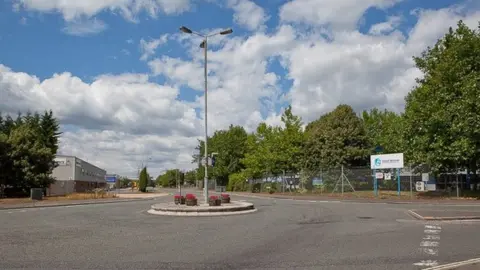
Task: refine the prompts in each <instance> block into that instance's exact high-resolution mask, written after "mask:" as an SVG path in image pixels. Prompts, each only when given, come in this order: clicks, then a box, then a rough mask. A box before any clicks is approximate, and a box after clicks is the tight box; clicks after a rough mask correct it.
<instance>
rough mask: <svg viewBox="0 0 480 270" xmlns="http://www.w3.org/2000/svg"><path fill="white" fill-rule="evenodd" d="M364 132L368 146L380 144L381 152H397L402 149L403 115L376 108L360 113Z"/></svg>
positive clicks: (373, 146) (372, 146) (372, 147)
mask: <svg viewBox="0 0 480 270" xmlns="http://www.w3.org/2000/svg"><path fill="white" fill-rule="evenodd" d="M362 120H363V124H364V126H365V133H366V135H367V139H368V142H369V146H370V148H371V149H372V150H373V149H374V148H375V147H376V146H382V148H383V153H385V154H386V153H397V152H403V151H404V148H405V146H404V142H403V129H404V127H403V117H402V116H401V115H399V114H396V113H394V112H392V111H388V110H383V111H382V110H379V109H377V108H374V109H371V110H370V111H364V112H363V113H362Z"/></svg>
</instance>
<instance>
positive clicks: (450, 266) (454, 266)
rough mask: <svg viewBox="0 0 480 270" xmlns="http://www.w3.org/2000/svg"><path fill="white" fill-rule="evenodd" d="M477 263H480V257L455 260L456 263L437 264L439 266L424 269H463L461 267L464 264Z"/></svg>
mask: <svg viewBox="0 0 480 270" xmlns="http://www.w3.org/2000/svg"><path fill="white" fill-rule="evenodd" d="M476 264H480V258H476V259H470V260H466V261H461V262H454V263H449V264H444V265H437V266H434V267H430V268H425V269H424V270H452V269H461V267H463V266H470V265H476Z"/></svg>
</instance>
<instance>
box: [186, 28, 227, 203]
mask: <svg viewBox="0 0 480 270" xmlns="http://www.w3.org/2000/svg"><path fill="white" fill-rule="evenodd" d="M180 31H182V32H183V33H186V34H193V35H197V36H199V37H201V38H203V41H202V43H201V44H200V48H202V49H203V54H204V58H205V59H204V66H203V69H204V70H203V73H204V74H203V76H204V79H205V94H204V96H205V116H204V118H205V154H204V157H205V178H204V189H205V190H204V196H205V204H207V203H208V150H207V145H208V125H207V123H208V122H207V105H208V102H207V101H208V99H207V93H208V70H207V52H208V48H207V47H208V45H207V40H208V38H209V37H213V36H216V35H228V34H231V33H233V30H232V29H231V28H229V29H226V30H223V31H220V32H216V33H211V34H208V35H204V34H200V33H198V32H195V31H192V30H190V29H189V28H187V27H185V26H182V27H180Z"/></svg>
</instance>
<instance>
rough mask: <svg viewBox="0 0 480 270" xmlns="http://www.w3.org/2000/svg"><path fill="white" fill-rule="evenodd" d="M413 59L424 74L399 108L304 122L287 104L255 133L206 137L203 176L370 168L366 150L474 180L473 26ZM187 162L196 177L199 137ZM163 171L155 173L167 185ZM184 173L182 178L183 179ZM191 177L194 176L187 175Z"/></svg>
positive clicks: (479, 118)
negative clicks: (275, 120) (273, 122)
mask: <svg viewBox="0 0 480 270" xmlns="http://www.w3.org/2000/svg"><path fill="white" fill-rule="evenodd" d="M457 26H458V27H457V28H456V30H453V29H452V28H450V29H449V31H448V32H447V33H446V34H445V35H444V36H443V37H442V38H441V39H439V40H438V41H437V43H436V44H435V45H434V46H433V47H428V48H426V49H425V51H423V52H422V54H421V55H420V56H416V57H413V59H414V61H415V65H416V67H417V68H418V69H419V70H421V71H422V73H423V76H422V77H421V78H417V84H416V86H415V87H414V88H413V89H412V91H411V92H409V94H408V95H407V96H406V97H405V109H404V112H403V113H396V112H394V111H390V110H387V109H378V108H374V109H371V110H368V111H363V112H361V113H359V114H357V113H356V112H355V111H354V110H353V108H352V107H350V106H349V105H347V104H341V105H339V106H337V107H336V108H335V109H334V110H333V111H331V112H328V113H326V114H324V115H321V116H319V117H318V119H316V120H315V121H312V122H310V123H308V124H306V126H305V128H304V124H303V123H302V119H301V118H300V117H299V116H296V115H294V114H293V113H292V109H291V107H288V108H287V109H286V110H285V111H284V112H283V114H282V118H281V120H282V126H270V125H267V124H266V123H261V124H259V126H258V127H257V129H256V130H255V132H252V133H248V132H246V131H245V129H244V128H243V127H241V126H233V125H232V126H230V127H229V128H228V129H227V130H219V131H216V132H215V133H214V134H213V135H212V136H211V137H209V138H208V150H209V155H210V154H211V153H217V156H216V164H215V166H214V167H211V168H209V170H208V172H209V178H210V179H216V181H217V184H218V185H227V184H228V186H229V188H230V189H232V188H234V187H235V186H241V185H243V184H244V182H245V179H248V178H262V177H264V176H265V175H280V174H281V173H282V172H284V171H287V172H291V173H296V174H300V175H301V178H303V179H311V177H313V176H314V175H315V174H317V173H318V172H319V170H320V169H329V168H335V167H339V166H342V165H344V166H369V162H370V160H369V156H370V155H371V154H374V153H376V151H375V149H376V148H377V147H378V146H381V148H382V149H383V150H382V153H384V154H386V153H398V152H401V153H404V156H405V162H406V163H407V164H409V165H411V166H413V167H418V166H419V165H422V167H425V166H426V167H428V169H429V170H430V171H432V172H434V173H441V172H451V171H455V170H458V169H466V170H467V171H468V173H470V174H471V181H472V183H477V182H478V177H477V171H478V167H479V166H480V102H479V100H480V24H479V27H478V29H471V28H469V27H468V26H466V25H465V24H464V23H463V22H462V21H459V22H458V25H457ZM196 149H197V150H198V154H196V155H194V156H193V162H194V163H196V164H198V168H197V169H195V170H192V171H189V172H187V173H186V174H185V178H188V179H190V181H192V180H191V179H193V178H195V179H199V180H201V179H203V176H204V168H203V166H201V164H200V161H201V160H202V158H203V157H204V156H203V153H204V151H203V149H204V142H203V141H199V144H198V146H197V148H196ZM176 171H177V170H169V171H167V172H166V173H164V174H162V175H160V176H159V177H158V178H157V182H159V183H162V184H163V185H164V186H174V185H175V183H176V182H175V181H174V180H175V179H176V178H175V177H174V174H175V172H176ZM186 175H189V177H186ZM193 181H194V180H193Z"/></svg>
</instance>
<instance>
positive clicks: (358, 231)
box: [0, 196, 480, 269]
mask: <svg viewBox="0 0 480 270" xmlns="http://www.w3.org/2000/svg"><path fill="white" fill-rule="evenodd" d="M232 199H234V200H243V199H245V200H247V201H249V202H253V203H254V204H255V207H256V208H257V209H258V212H256V213H253V214H249V215H240V216H225V217H167V216H155V215H150V214H147V213H146V211H147V210H148V209H150V207H151V205H152V204H154V203H155V202H166V201H170V200H172V198H171V196H167V197H160V198H157V199H155V200H153V201H136V202H130V203H112V204H98V205H80V206H67V207H55V208H32V209H18V210H0V220H1V222H0V232H1V233H0V269H19V268H21V269H422V268H425V267H418V266H415V265H414V263H418V262H421V261H425V260H431V261H432V260H435V261H436V262H437V263H439V264H444V263H450V262H454V261H461V260H467V259H470V258H474V257H476V256H478V254H480V247H479V246H478V243H477V242H478V241H477V240H478V238H476V237H472V236H473V235H476V234H477V233H478V225H480V223H475V222H443V223H436V225H435V226H437V225H438V226H439V227H440V226H441V230H438V232H437V233H438V239H437V240H436V241H437V242H438V244H437V247H436V250H437V253H436V255H429V254H427V253H425V251H424V249H423V248H422V247H421V245H422V243H423V242H422V241H424V240H423V239H424V238H425V231H426V227H425V226H426V224H427V223H424V222H422V221H418V220H415V219H413V218H412V217H411V216H409V215H408V214H407V213H406V211H407V210H408V209H410V208H412V206H409V205H389V204H379V203H375V204H368V203H344V202H309V201H293V200H278V199H269V198H264V199H257V198H243V197H236V196H233V197H232ZM428 207H432V206H424V205H416V206H415V208H416V209H428ZM442 207H446V206H442Z"/></svg>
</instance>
